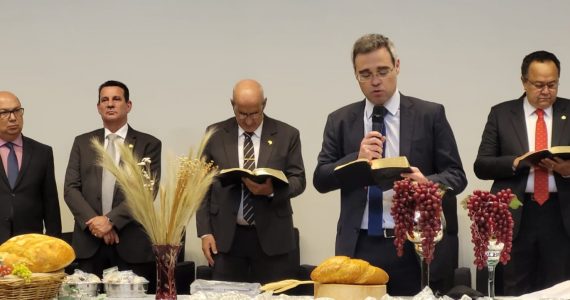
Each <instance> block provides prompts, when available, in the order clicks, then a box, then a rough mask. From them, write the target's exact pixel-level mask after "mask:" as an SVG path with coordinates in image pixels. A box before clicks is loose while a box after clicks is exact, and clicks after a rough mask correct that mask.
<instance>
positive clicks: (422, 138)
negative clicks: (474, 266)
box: [313, 34, 467, 295]
mask: <svg viewBox="0 0 570 300" xmlns="http://www.w3.org/2000/svg"><path fill="white" fill-rule="evenodd" d="M352 63H353V66H354V74H355V77H356V80H357V82H358V84H359V85H360V89H361V90H362V93H363V94H364V96H365V97H366V98H365V99H364V100H361V101H359V102H356V103H352V104H349V105H347V106H345V107H342V108H340V109H338V110H337V111H335V112H333V113H331V114H330V115H329V116H328V119H327V123H326V125H325V130H324V139H323V144H322V149H321V152H320V154H319V157H318V164H317V167H316V169H315V173H314V177H313V184H314V186H315V188H316V189H317V190H318V191H319V192H321V193H326V192H330V191H333V190H337V189H340V190H341V211H340V218H339V221H338V226H337V236H336V249H335V253H336V254H337V255H347V256H350V257H356V258H361V259H364V260H367V261H369V262H370V263H371V264H373V265H375V266H378V267H381V268H383V269H384V270H386V272H387V273H388V275H389V276H390V281H389V282H388V292H389V293H390V294H392V295H411V294H416V293H417V292H418V291H419V289H420V266H419V263H418V260H417V258H416V254H415V252H414V249H413V246H412V244H411V243H410V242H406V244H405V253H404V256H403V257H398V256H397V255H396V247H395V246H394V239H393V237H394V233H393V232H394V230H393V228H394V220H393V219H392V216H391V215H390V208H391V205H392V196H393V194H394V191H393V190H392V189H388V190H382V189H381V188H379V187H378V186H365V184H362V185H360V186H356V187H355V186H353V185H351V186H347V185H346V184H343V183H344V182H343V181H341V180H339V179H338V178H337V177H336V176H335V174H334V169H335V168H336V167H338V166H341V165H343V164H346V163H348V162H351V161H354V160H356V159H361V158H364V159H368V160H373V159H378V158H382V157H397V156H405V157H407V160H408V161H409V163H410V165H411V166H412V167H411V171H412V172H410V173H405V174H402V176H403V177H406V178H410V179H412V180H415V181H418V182H425V181H427V180H432V181H434V182H438V183H441V184H443V185H445V186H446V187H448V191H447V193H446V194H445V197H444V199H443V202H444V203H443V210H444V213H445V216H446V220H447V234H446V235H445V237H444V238H443V240H442V241H441V242H440V243H439V244H438V245H437V248H436V250H435V260H434V262H433V263H432V265H431V266H432V277H431V278H432V280H435V281H437V280H441V279H442V278H443V277H445V278H446V279H448V280H447V281H449V279H450V278H451V277H452V276H453V270H454V268H455V267H457V260H458V254H457V248H458V240H457V215H456V198H455V195H456V194H457V193H460V192H461V191H463V189H464V188H465V186H466V184H467V180H466V178H465V173H464V172H463V167H462V165H461V160H460V158H459V154H458V151H457V146H456V143H455V138H454V136H453V132H452V130H451V127H450V126H449V123H448V122H447V119H446V117H445V112H444V108H443V106H442V105H440V104H436V103H432V102H427V101H424V100H420V99H417V98H413V97H409V96H405V95H403V94H401V93H400V92H399V91H398V87H397V79H398V74H399V73H400V59H399V58H398V57H397V54H396V49H395V47H394V44H393V43H392V41H391V40H389V39H388V38H387V37H385V36H383V35H380V34H367V35H365V36H363V37H361V38H360V39H358V40H357V41H356V43H355V44H354V48H353V54H352ZM376 115H379V116H376ZM376 119H381V120H382V121H381V122H379V123H381V124H380V125H381V126H380V127H379V128H378V129H376V130H374V127H375V126H374V123H378V122H376ZM382 132H384V134H382ZM449 285H450V284H447V286H442V287H441V289H446V288H449Z"/></svg>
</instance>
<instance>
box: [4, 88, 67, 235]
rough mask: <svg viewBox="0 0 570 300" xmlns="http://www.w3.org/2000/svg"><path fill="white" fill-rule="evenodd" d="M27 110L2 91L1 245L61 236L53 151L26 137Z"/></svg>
mask: <svg viewBox="0 0 570 300" xmlns="http://www.w3.org/2000/svg"><path fill="white" fill-rule="evenodd" d="M23 126H24V108H23V107H22V105H21V103H20V100H19V99H18V97H16V95H14V94H13V93H11V92H7V91H0V156H2V164H0V168H2V170H0V178H1V179H0V243H3V242H4V241H6V240H7V239H9V238H10V237H12V236H15V235H20V234H24V233H45V234H48V235H51V236H55V237H60V236H61V216H60V210H59V199H58V194H57V187H56V183H55V174H54V161H53V150H52V148H51V147H50V146H47V145H44V144H41V143H39V142H37V141H35V140H33V139H31V138H29V137H26V136H24V135H22V129H23Z"/></svg>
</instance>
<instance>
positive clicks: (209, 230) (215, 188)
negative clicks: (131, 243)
mask: <svg viewBox="0 0 570 300" xmlns="http://www.w3.org/2000/svg"><path fill="white" fill-rule="evenodd" d="M266 102H267V98H265V97H264V93H263V87H262V86H261V84H259V83H258V82H257V81H255V80H251V79H246V80H241V81H239V82H238V83H237V84H236V86H235V87H234V90H233V97H232V99H231V105H232V108H233V111H234V114H235V117H232V118H229V119H227V120H225V121H222V122H219V123H216V124H213V125H210V126H209V127H208V129H215V132H214V134H213V136H212V137H211V139H210V141H209V142H208V145H207V147H206V149H205V151H204V153H205V156H206V157H207V159H208V160H212V161H213V162H214V163H215V164H216V165H217V166H218V167H219V169H220V170H221V169H229V168H236V167H241V168H245V169H250V170H253V169H255V168H261V167H267V168H272V169H277V170H281V171H283V173H284V174H285V176H287V180H288V181H289V184H288V185H284V184H277V183H274V182H272V180H271V179H267V180H266V181H265V182H263V183H256V182H254V181H252V180H250V179H247V178H242V179H241V181H237V182H234V183H232V184H228V185H223V184H222V183H221V182H219V181H216V182H214V183H213V184H212V187H211V188H210V191H209V193H208V195H207V196H206V199H204V202H203V203H202V206H201V207H200V209H199V210H198V212H197V214H196V225H197V232H198V236H199V237H200V238H201V239H202V251H203V252H204V256H205V257H206V259H207V260H208V263H209V264H210V265H212V266H213V269H214V271H213V277H214V279H215V280H227V281H249V282H262V283H265V282H270V281H275V280H280V279H284V278H291V277H292V276H294V268H295V267H296V266H291V265H290V263H289V259H288V253H289V252H290V251H291V250H293V249H294V247H295V240H294V233H293V216H292V214H293V211H292V208H291V201H290V200H291V198H293V197H296V196H298V195H299V194H301V193H302V192H303V191H304V190H305V184H306V183H305V170H304V166H303V158H302V156H301V141H300V138H299V131H298V130H297V129H295V128H293V127H291V126H289V125H287V124H285V123H283V122H280V121H277V120H275V119H272V118H270V117H268V116H266V115H265V114H264V112H263V110H264V109H265V104H266Z"/></svg>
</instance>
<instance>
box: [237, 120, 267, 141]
mask: <svg viewBox="0 0 570 300" xmlns="http://www.w3.org/2000/svg"><path fill="white" fill-rule="evenodd" d="M263 122H264V121H261V124H259V126H258V127H257V129H256V130H255V131H254V132H253V135H252V136H255V137H258V138H261V129H262V128H263ZM244 132H245V130H243V128H241V126H239V125H238V136H242V134H243V133H244Z"/></svg>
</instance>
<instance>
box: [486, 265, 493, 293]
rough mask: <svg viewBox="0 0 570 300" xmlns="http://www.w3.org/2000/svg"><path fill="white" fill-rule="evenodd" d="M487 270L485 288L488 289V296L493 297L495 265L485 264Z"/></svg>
mask: <svg viewBox="0 0 570 300" xmlns="http://www.w3.org/2000/svg"><path fill="white" fill-rule="evenodd" d="M487 269H488V270H489V280H488V282H487V283H488V285H487V290H488V291H489V298H491V299H495V266H487Z"/></svg>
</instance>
